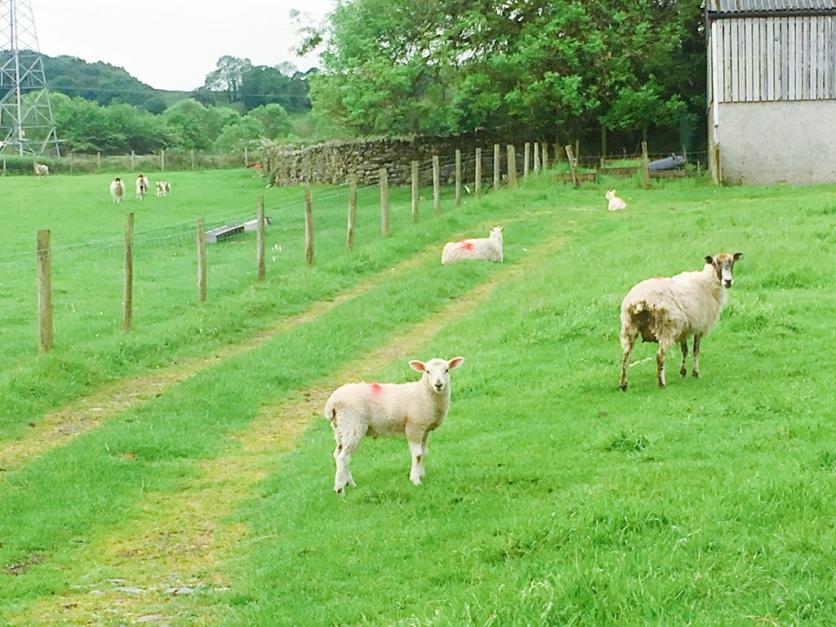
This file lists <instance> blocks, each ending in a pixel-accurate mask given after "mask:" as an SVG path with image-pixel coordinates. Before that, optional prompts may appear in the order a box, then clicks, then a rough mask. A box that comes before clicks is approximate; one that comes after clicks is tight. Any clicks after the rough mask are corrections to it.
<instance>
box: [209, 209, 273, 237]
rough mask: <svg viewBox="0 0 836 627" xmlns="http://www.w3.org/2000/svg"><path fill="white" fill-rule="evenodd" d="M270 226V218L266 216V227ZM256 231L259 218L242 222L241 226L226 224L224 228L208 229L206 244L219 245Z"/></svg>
mask: <svg viewBox="0 0 836 627" xmlns="http://www.w3.org/2000/svg"><path fill="white" fill-rule="evenodd" d="M270 224H271V222H270V218H269V217H267V216H264V226H269V225H270ZM256 229H258V218H253V219H252V220H247V221H246V222H241V223H240V224H224V225H223V226H218V227H215V228H214V229H208V230H207V231H206V243H207V244H217V243H218V242H223V241H224V240H227V239H231V238H233V237H235V236H236V235H240V234H241V233H245V232H250V231H255V230H256Z"/></svg>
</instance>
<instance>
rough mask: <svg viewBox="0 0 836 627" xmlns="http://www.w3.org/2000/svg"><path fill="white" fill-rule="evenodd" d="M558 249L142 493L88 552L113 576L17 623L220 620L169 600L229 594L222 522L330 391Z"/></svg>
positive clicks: (236, 526)
mask: <svg viewBox="0 0 836 627" xmlns="http://www.w3.org/2000/svg"><path fill="white" fill-rule="evenodd" d="M564 242H565V239H563V238H561V239H554V240H552V241H551V242H548V243H545V244H541V245H539V246H537V247H536V248H532V249H531V250H529V252H528V253H527V257H526V258H525V259H524V260H523V261H521V262H519V263H517V264H515V265H511V266H508V267H506V268H503V269H502V270H499V271H498V272H496V273H494V274H493V275H492V276H491V277H490V278H489V279H488V280H486V281H485V282H483V283H481V284H479V285H477V286H476V287H474V288H472V289H471V290H470V291H469V292H468V293H466V294H465V295H463V296H462V297H461V298H459V299H457V300H456V301H454V302H452V303H451V304H450V305H448V306H447V307H445V308H444V309H443V310H441V311H439V312H437V313H435V314H433V315H431V316H430V317H428V318H426V319H425V320H424V321H423V322H421V323H419V324H417V325H415V326H413V327H411V328H410V329H408V330H407V331H405V332H403V333H402V334H400V335H398V336H397V337H395V338H393V339H391V340H390V341H388V342H387V343H386V344H384V345H383V346H382V347H380V348H377V349H375V350H373V351H371V352H370V353H367V354H365V355H363V356H362V357H359V358H357V359H356V360H354V361H352V362H351V363H349V364H347V365H346V366H345V367H343V368H342V369H341V370H340V371H339V372H338V373H336V374H335V375H334V376H333V377H329V379H328V381H323V382H321V383H319V384H317V385H314V386H311V387H309V388H308V389H306V390H304V391H302V392H300V393H298V394H296V395H294V396H293V397H292V398H289V399H286V400H284V401H283V402H281V403H279V404H278V405H274V406H269V407H266V408H264V409H263V410H262V411H261V412H260V413H259V414H258V415H257V416H256V417H255V418H254V419H253V421H252V422H251V424H250V425H249V426H248V427H247V428H246V430H245V431H243V432H242V433H239V434H238V435H237V436H236V437H235V438H234V443H233V446H232V447H231V449H230V451H229V452H228V453H226V454H224V455H221V456H220V457H218V458H215V459H212V460H209V461H207V462H205V463H204V464H203V467H202V472H201V474H200V477H199V478H196V479H193V480H190V481H187V482H184V483H183V484H182V485H181V486H180V488H179V489H177V490H176V491H174V492H165V493H162V492H157V493H151V494H148V495H147V496H146V498H145V499H144V501H143V503H142V504H141V505H140V508H141V511H142V514H141V515H142V520H141V521H140V522H139V523H137V522H136V521H133V522H132V524H130V525H126V526H124V527H122V528H119V529H118V530H116V531H115V532H114V533H112V534H111V535H109V536H107V537H105V538H104V539H103V540H102V541H100V542H95V543H94V544H92V545H91V546H90V547H89V549H88V550H89V553H90V559H94V558H93V556H95V561H96V562H97V563H98V565H99V569H100V570H102V571H103V572H115V573H118V576H117V577H111V578H109V579H107V580H105V581H99V582H95V583H93V584H90V585H89V586H77V587H75V588H74V589H73V590H72V591H71V592H70V593H69V594H66V595H63V596H61V597H53V598H49V599H45V600H44V601H42V602H40V603H39V604H38V605H36V606H35V607H34V608H33V610H32V612H31V613H27V614H26V615H25V616H23V617H19V618H18V620H20V621H21V622H30V621H41V620H54V619H55V617H56V616H59V615H63V619H64V620H69V621H71V622H80V623H100V622H103V621H104V622H111V621H117V622H121V621H127V622H135V621H142V622H146V621H151V622H154V623H167V622H168V621H173V622H175V623H179V622H183V621H185V622H194V621H197V622H198V623H205V622H211V621H212V620H213V619H214V618H219V617H218V616H215V615H213V609H212V605H211V604H206V605H203V604H200V605H198V606H197V607H194V606H192V607H188V608H183V607H182V606H180V605H178V604H177V602H176V599H175V597H177V596H192V595H193V594H198V595H208V594H211V593H212V592H218V591H224V590H227V589H228V588H229V586H230V584H231V582H230V581H228V580H227V579H226V578H225V576H224V575H223V573H222V569H221V566H222V565H223V564H224V562H225V561H226V560H228V559H230V558H231V556H232V549H233V548H234V547H235V546H236V544H237V543H238V542H239V541H240V540H241V539H242V538H243V537H244V535H245V534H246V532H247V528H246V526H245V525H243V524H241V523H235V522H230V521H227V520H225V519H226V518H228V517H229V516H230V515H231V514H232V513H233V512H234V511H235V510H236V508H237V507H238V506H239V505H240V504H241V503H242V502H243V501H244V500H245V499H246V498H248V497H250V496H252V494H253V489H254V488H255V487H256V486H257V484H258V483H259V482H260V481H261V480H263V479H264V478H265V476H266V475H267V473H268V472H269V471H270V469H271V468H273V467H274V465H275V463H276V460H277V458H278V457H279V456H281V455H282V454H284V453H286V452H288V451H290V450H292V449H293V447H294V446H295V444H296V442H297V440H298V439H299V437H300V436H301V435H302V434H303V433H304V431H305V430H306V429H307V428H308V426H309V425H310V424H311V422H312V421H313V420H315V419H316V417H317V416H319V415H320V414H321V408H322V407H323V405H324V404H325V401H326V399H327V397H328V395H329V394H330V392H331V391H332V390H333V389H334V387H336V386H337V385H339V384H341V383H344V382H347V381H349V380H351V379H356V378H357V377H358V376H361V375H362V376H369V375H371V374H372V373H374V372H375V371H378V370H380V369H382V368H383V367H384V366H386V365H387V364H389V363H390V362H392V361H394V360H396V359H401V358H403V356H404V355H408V354H410V353H414V352H416V351H417V350H419V349H420V347H421V346H422V345H423V344H425V343H427V342H428V341H429V340H430V339H431V338H432V337H433V336H434V335H435V334H436V333H438V331H439V330H440V329H442V328H443V327H444V326H445V325H447V324H449V323H450V322H451V321H454V320H456V319H459V318H462V317H464V316H466V315H468V314H469V313H471V312H472V311H474V310H475V309H476V308H477V307H478V306H479V305H480V304H482V303H483V302H484V301H485V300H486V299H487V298H488V297H489V296H490V295H491V293H493V291H494V290H495V289H496V288H497V287H498V286H500V285H502V284H505V283H508V282H509V281H512V280H514V279H515V278H519V277H520V276H521V275H522V274H523V273H524V272H525V270H526V268H527V267H529V266H530V265H531V264H532V263H538V262H539V261H540V260H541V259H542V257H543V255H545V254H548V253H549V252H554V251H556V250H558V249H559V248H560V247H561V246H562V245H563V244H564ZM411 261H414V260H411ZM404 263H410V262H409V261H407V262H404ZM279 417H281V418H280V419H279ZM335 498H336V497H335ZM85 552H87V551H85ZM82 561H87V559H83V560H82ZM105 586H106V587H105ZM62 612H63V614H62ZM183 612H185V613H183Z"/></svg>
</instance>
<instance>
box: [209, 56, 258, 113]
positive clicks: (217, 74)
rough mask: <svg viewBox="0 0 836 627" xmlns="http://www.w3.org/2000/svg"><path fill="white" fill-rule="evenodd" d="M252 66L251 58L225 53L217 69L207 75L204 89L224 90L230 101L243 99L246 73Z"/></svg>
mask: <svg viewBox="0 0 836 627" xmlns="http://www.w3.org/2000/svg"><path fill="white" fill-rule="evenodd" d="M251 67H252V61H250V60H249V59H240V58H238V57H233V56H231V55H224V56H222V57H221V58H220V59H218V62H217V64H216V67H215V69H214V70H213V71H211V72H210V73H209V74H207V75H206V80H205V81H204V84H203V89H204V91H208V92H224V93H226V95H227V100H228V102H237V101H239V100H241V83H242V80H243V76H244V73H245V72H246V71H247V70H249V69H250V68H251Z"/></svg>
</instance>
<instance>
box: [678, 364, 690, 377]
mask: <svg viewBox="0 0 836 627" xmlns="http://www.w3.org/2000/svg"><path fill="white" fill-rule="evenodd" d="M687 374H688V371H687V370H686V369H685V366H682V368H680V369H679V376H681V377H684V376H686V375H687Z"/></svg>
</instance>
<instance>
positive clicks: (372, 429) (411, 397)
mask: <svg viewBox="0 0 836 627" xmlns="http://www.w3.org/2000/svg"><path fill="white" fill-rule="evenodd" d="M463 361H464V357H454V358H453V359H451V360H449V361H448V360H446V359H438V358H436V359H431V360H429V361H428V362H426V363H424V362H421V361H417V360H414V361H410V362H409V366H410V368H412V369H413V370H417V371H418V372H421V373H423V376H422V377H421V379H419V380H418V381H412V382H410V383H400V384H398V383H382V384H381V383H349V384H347V385H343V386H342V387H340V388H337V390H335V391H334V393H333V394H331V396H330V398H329V399H328V402H327V403H325V417H326V418H327V419H328V421H329V422H330V423H331V427H332V428H333V430H334V439H335V440H336V442H337V448H336V449H335V450H334V461H335V462H336V464H337V472H336V475H335V477H334V491H335V492H337V493H338V494H342V492H343V490H344V489H345V486H346V485H351V486H352V487H354V485H355V483H354V479H353V478H352V476H351V471H350V470H349V468H348V465H349V463H350V462H351V455H352V454H353V453H354V452H355V451H356V450H357V447H358V446H360V441H361V440H362V439H363V437H364V436H366V435H367V434H368V435H370V436H372V437H378V436H384V435H400V434H402V433H403V434H406V440H407V442H408V443H409V451H410V453H411V454H412V467H411V468H410V471H409V480H410V481H411V482H412V483H414V484H415V485H421V479H423V477H424V460H425V459H426V457H427V439H428V438H429V435H430V431H432V430H434V429H437V428H438V427H439V426H441V423H442V422H444V418H445V417H446V416H447V410H448V409H449V408H450V370H451V369H453V368H458V367H459V366H461V365H462V362H463Z"/></svg>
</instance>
